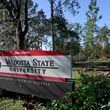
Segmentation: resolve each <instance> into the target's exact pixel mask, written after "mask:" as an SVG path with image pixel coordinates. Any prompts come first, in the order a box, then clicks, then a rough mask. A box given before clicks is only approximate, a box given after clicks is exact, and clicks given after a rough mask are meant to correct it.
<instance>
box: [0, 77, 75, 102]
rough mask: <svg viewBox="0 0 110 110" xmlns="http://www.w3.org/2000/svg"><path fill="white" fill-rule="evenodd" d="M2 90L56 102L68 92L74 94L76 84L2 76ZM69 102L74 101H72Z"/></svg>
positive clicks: (0, 85)
mask: <svg viewBox="0 0 110 110" xmlns="http://www.w3.org/2000/svg"><path fill="white" fill-rule="evenodd" d="M0 88H2V89H5V90H8V91H12V92H16V93H22V94H27V95H33V96H37V97H39V98H44V99H50V100H55V99H59V98H62V97H63V96H64V95H65V94H66V93H67V92H72V91H73V89H74V82H73V81H68V82H54V81H45V80H36V79H26V78H25V79H24V78H15V77H5V76H0ZM69 100H70V101H72V99H69Z"/></svg>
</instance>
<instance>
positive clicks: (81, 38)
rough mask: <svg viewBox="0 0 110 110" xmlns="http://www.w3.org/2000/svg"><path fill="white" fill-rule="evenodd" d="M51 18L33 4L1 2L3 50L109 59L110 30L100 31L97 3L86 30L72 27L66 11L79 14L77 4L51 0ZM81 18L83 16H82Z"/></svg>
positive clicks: (15, 0)
mask: <svg viewBox="0 0 110 110" xmlns="http://www.w3.org/2000/svg"><path fill="white" fill-rule="evenodd" d="M48 3H49V4H50V12H51V16H50V18H47V17H46V15H45V12H44V11H45V10H43V9H41V10H39V9H38V4H35V3H33V1H32V0H24V1H22V0H0V48H1V49H2V50H11V49H44V48H46V49H47V50H49V49H50V50H53V51H60V52H63V53H65V54H71V55H74V56H77V57H78V59H83V60H91V59H99V58H102V57H109V55H108V54H109V53H108V51H109V44H110V41H109V39H110V38H109V37H110V29H109V28H108V27H107V26H106V25H104V26H102V27H99V26H98V25H97V23H98V21H99V20H100V19H101V18H102V16H99V15H98V13H99V7H98V6H97V0H91V1H90V4H89V5H88V11H87V12H86V18H87V19H86V22H85V24H84V26H81V25H80V24H79V23H75V22H74V23H70V22H68V20H67V19H66V18H65V14H64V11H65V9H66V10H68V11H70V12H71V14H72V15H73V19H74V16H75V15H76V14H77V13H78V8H79V3H78V1H77V0H54V1H53V0H49V2H48ZM79 14H80V12H79Z"/></svg>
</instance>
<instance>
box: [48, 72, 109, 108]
mask: <svg viewBox="0 0 110 110" xmlns="http://www.w3.org/2000/svg"><path fill="white" fill-rule="evenodd" d="M81 82H82V85H81V86H80V87H79V88H78V89H76V90H75V91H74V92H72V93H68V94H67V95H66V96H65V97H64V98H63V99H60V100H57V101H53V102H52V103H50V104H49V105H48V107H47V109H49V110H109V107H110V106H109V105H110V103H109V101H110V79H109V78H107V77H105V76H89V75H83V74H82V75H81ZM68 97H73V98H74V103H73V104H67V103H64V100H66V99H67V98H68Z"/></svg>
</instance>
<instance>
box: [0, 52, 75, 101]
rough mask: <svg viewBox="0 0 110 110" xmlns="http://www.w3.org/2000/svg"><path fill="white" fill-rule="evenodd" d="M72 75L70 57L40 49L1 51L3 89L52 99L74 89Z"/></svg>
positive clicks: (0, 82) (0, 64)
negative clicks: (71, 80)
mask: <svg viewBox="0 0 110 110" xmlns="http://www.w3.org/2000/svg"><path fill="white" fill-rule="evenodd" d="M70 78H71V57H70V56H65V55H63V54H61V53H58V52H51V51H37V50H27V51H23V50H16V51H9V52H2V53H0V88H1V89H5V90H8V91H13V92H18V93H23V94H28V95H35V96H38V97H40V98H47V99H51V100H53V99H57V98H60V97H62V96H64V94H65V93H66V92H70V91H72V86H73V82H67V81H66V80H67V79H70Z"/></svg>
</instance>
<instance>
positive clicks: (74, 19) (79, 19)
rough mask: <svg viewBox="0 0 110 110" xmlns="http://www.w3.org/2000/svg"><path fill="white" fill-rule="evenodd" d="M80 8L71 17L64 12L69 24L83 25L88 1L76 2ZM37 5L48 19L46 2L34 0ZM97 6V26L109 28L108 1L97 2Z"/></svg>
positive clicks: (109, 2)
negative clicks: (98, 18) (77, 12)
mask: <svg viewBox="0 0 110 110" xmlns="http://www.w3.org/2000/svg"><path fill="white" fill-rule="evenodd" d="M78 1H79V3H80V6H81V8H80V9H79V10H78V11H79V14H77V15H76V16H72V15H71V14H70V13H69V12H67V11H66V12H65V17H66V19H67V20H68V21H69V22H70V23H80V24H81V25H83V24H84V23H85V21H86V15H85V14H86V12H87V10H88V4H89V3H90V0H78ZM34 2H37V3H38V4H39V6H38V8H39V9H43V10H44V11H45V13H46V15H47V17H50V11H49V10H50V5H49V3H48V0H34ZM97 6H98V7H99V9H100V10H99V15H102V19H101V20H99V22H98V23H97V24H98V26H100V27H102V26H104V25H107V26H108V27H109V28H110V15H109V14H110V13H108V12H109V11H110V0H97Z"/></svg>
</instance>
